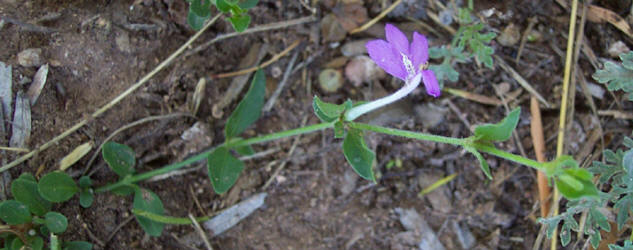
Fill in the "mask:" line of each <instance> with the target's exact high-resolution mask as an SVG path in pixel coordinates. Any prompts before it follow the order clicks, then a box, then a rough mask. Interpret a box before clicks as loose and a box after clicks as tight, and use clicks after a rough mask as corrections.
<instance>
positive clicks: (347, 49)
mask: <svg viewBox="0 0 633 250" xmlns="http://www.w3.org/2000/svg"><path fill="white" fill-rule="evenodd" d="M371 40H373V39H363V40H356V41H351V42H348V43H346V44H345V45H343V47H341V52H342V53H343V55H344V56H346V57H352V56H357V55H362V54H367V49H366V48H365V44H367V42H369V41H371Z"/></svg>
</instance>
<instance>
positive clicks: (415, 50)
mask: <svg viewBox="0 0 633 250" xmlns="http://www.w3.org/2000/svg"><path fill="white" fill-rule="evenodd" d="M428 60H429V42H428V41H427V40H426V37H425V36H424V35H420V33H418V32H413V42H411V62H412V63H413V67H415V68H416V70H417V69H418V68H419V67H420V64H424V63H426V62H427V61H428Z"/></svg>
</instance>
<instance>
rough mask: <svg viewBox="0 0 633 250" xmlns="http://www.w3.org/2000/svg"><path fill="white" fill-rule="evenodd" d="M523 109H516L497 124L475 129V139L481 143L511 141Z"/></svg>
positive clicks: (484, 125) (480, 126)
mask: <svg viewBox="0 0 633 250" xmlns="http://www.w3.org/2000/svg"><path fill="white" fill-rule="evenodd" d="M520 114H521V108H515V109H514V110H512V112H510V114H508V116H506V117H505V118H503V120H501V121H500V122H499V123H496V124H483V125H479V126H477V127H476V128H475V138H476V140H477V141H479V142H502V141H506V140H508V139H510V136H512V131H514V129H515V128H516V126H517V124H518V123H519V115H520Z"/></svg>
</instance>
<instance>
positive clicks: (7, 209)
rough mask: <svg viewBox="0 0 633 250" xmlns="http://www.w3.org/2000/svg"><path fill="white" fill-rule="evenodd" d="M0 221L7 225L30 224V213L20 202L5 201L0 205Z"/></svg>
mask: <svg viewBox="0 0 633 250" xmlns="http://www.w3.org/2000/svg"><path fill="white" fill-rule="evenodd" d="M0 219H2V220H3V221H4V222H6V223H7V224H9V225H20V224H25V223H29V222H31V213H30V212H29V208H28V207H27V206H26V205H24V204H23V203H22V202H19V201H16V200H6V201H3V202H1V203H0Z"/></svg>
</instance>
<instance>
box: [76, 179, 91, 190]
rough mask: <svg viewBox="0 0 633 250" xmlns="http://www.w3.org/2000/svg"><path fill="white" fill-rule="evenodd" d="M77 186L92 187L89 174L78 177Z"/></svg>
mask: <svg viewBox="0 0 633 250" xmlns="http://www.w3.org/2000/svg"><path fill="white" fill-rule="evenodd" d="M79 187H80V188H89V187H92V180H91V179H90V176H82V177H79Z"/></svg>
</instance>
